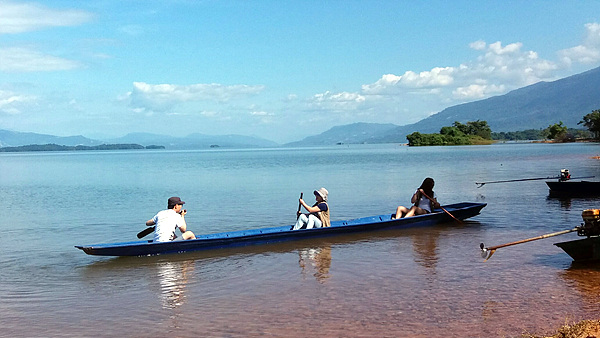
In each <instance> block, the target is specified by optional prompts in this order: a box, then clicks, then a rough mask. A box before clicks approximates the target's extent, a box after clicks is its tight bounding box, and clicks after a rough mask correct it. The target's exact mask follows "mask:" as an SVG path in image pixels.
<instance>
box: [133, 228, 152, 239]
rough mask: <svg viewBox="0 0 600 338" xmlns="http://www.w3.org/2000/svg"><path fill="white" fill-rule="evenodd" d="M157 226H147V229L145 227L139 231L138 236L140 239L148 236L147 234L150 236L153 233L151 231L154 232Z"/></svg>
mask: <svg viewBox="0 0 600 338" xmlns="http://www.w3.org/2000/svg"><path fill="white" fill-rule="evenodd" d="M155 228H156V226H153V227H149V228H146V229H144V230H142V231H140V232H138V234H137V238H140V239H141V238H142V237H146V236H148V235H149V234H151V233H153V232H154V229H155Z"/></svg>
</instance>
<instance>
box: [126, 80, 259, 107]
mask: <svg viewBox="0 0 600 338" xmlns="http://www.w3.org/2000/svg"><path fill="white" fill-rule="evenodd" d="M263 90H264V86H262V85H256V86H249V85H231V86H226V85H221V84H216V83H211V84H192V85H174V84H148V83H144V82H134V83H133V90H132V91H131V92H129V93H128V94H127V96H128V98H129V99H130V100H131V105H132V106H133V107H135V108H144V109H148V110H152V111H166V110H168V109H170V108H171V107H173V106H174V105H176V104H178V103H184V102H193V101H216V102H218V103H225V102H228V101H230V100H234V99H240V98H245V97H248V96H254V95H257V94H259V93H260V92H262V91H263Z"/></svg>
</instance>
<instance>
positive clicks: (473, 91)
mask: <svg viewBox="0 0 600 338" xmlns="http://www.w3.org/2000/svg"><path fill="white" fill-rule="evenodd" d="M505 91H506V89H505V87H504V86H503V85H499V86H497V85H490V86H487V85H478V84H472V85H468V86H466V87H458V88H456V89H455V90H453V91H452V94H453V96H454V98H456V99H458V100H463V101H464V100H476V99H482V98H485V97H488V96H490V95H496V94H501V93H504V92H505Z"/></svg>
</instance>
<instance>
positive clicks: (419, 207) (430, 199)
mask: <svg viewBox="0 0 600 338" xmlns="http://www.w3.org/2000/svg"><path fill="white" fill-rule="evenodd" d="M434 184H435V182H434V181H433V178H431V177H427V178H426V179H424V180H423V183H421V186H420V187H419V189H417V191H416V192H415V193H414V194H413V196H412V198H411V199H410V202H411V203H412V204H413V206H412V207H410V209H408V208H407V207H404V206H399V207H398V208H397V209H396V214H395V215H392V218H393V219H398V218H403V217H410V216H414V215H424V214H429V213H431V211H432V210H433V209H435V208H439V207H440V204H439V203H438V201H437V199H436V196H435V193H434V192H433V185H434Z"/></svg>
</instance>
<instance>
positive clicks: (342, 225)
mask: <svg viewBox="0 0 600 338" xmlns="http://www.w3.org/2000/svg"><path fill="white" fill-rule="evenodd" d="M486 205H487V204H486V203H469V202H465V203H457V204H451V205H447V206H445V207H444V208H445V209H446V210H447V211H448V212H449V213H451V214H452V215H453V216H454V217H456V218H458V219H467V218H470V217H473V216H476V215H478V214H479V213H480V211H481V209H483V208H484V207H485V206H486ZM391 217H392V215H391V214H385V215H379V216H371V217H363V218H357V219H352V220H346V221H332V222H331V226H330V227H327V228H314V229H301V230H290V229H291V227H292V226H291V225H286V226H279V227H273V228H261V229H252V230H240V231H231V232H222V233H216V234H207V235H199V236H197V238H196V239H192V240H185V241H184V240H181V241H171V242H156V243H155V242H152V241H134V242H122V243H109V244H92V245H77V246H75V247H76V248H78V249H81V250H83V251H84V252H85V253H87V254H88V255H100V256H146V255H158V254H170V253H182V252H188V251H198V250H210V249H219V248H232V247H239V246H247V245H260V244H269V243H276V242H282V241H292V240H299V239H305V238H312V237H326V236H333V235H337V234H344V233H352V232H365V231H374V230H379V229H389V228H405V227H406V228H409V227H410V228H413V227H424V226H432V225H435V224H438V223H443V222H452V221H453V219H452V218H451V217H450V216H449V215H447V214H446V213H445V212H443V211H442V210H434V212H433V213H430V214H426V215H419V216H414V217H408V218H401V219H398V220H393V219H391Z"/></svg>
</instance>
